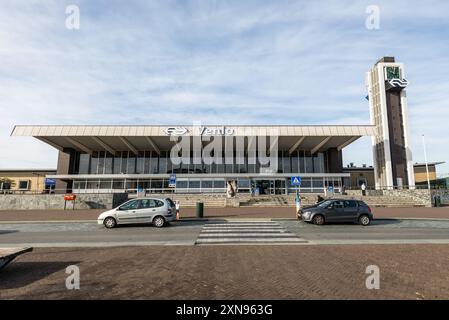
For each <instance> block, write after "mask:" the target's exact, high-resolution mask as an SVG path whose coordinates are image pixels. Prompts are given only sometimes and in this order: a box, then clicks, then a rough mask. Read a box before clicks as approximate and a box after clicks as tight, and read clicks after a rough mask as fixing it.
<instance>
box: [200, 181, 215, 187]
mask: <svg viewBox="0 0 449 320" xmlns="http://www.w3.org/2000/svg"><path fill="white" fill-rule="evenodd" d="M212 185H213V182H212V181H211V180H203V181H201V188H203V189H206V188H212Z"/></svg>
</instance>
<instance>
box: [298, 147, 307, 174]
mask: <svg viewBox="0 0 449 320" xmlns="http://www.w3.org/2000/svg"><path fill="white" fill-rule="evenodd" d="M298 153H299V172H300V173H304V172H306V167H305V165H306V163H305V158H304V155H305V152H304V151H298Z"/></svg>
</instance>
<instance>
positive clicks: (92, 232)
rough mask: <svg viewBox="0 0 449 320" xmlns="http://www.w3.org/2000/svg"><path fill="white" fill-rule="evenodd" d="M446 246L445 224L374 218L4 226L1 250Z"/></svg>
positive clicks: (448, 227) (448, 236)
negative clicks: (318, 222) (366, 221)
mask: <svg viewBox="0 0 449 320" xmlns="http://www.w3.org/2000/svg"><path fill="white" fill-rule="evenodd" d="M365 243H368V244H406V243H409V244H422V243H433V244H449V221H443V220H441V221H438V220H378V221H373V222H372V224H371V225H370V226H368V227H362V226H359V225H354V224H334V225H324V226H315V225H311V224H308V223H303V222H298V221H294V220H281V219H279V220H277V219H273V220H270V219H265V220H254V219H253V220H235V221H230V222H229V221H224V220H223V221H201V222H198V221H190V222H187V221H186V222H174V223H172V224H171V225H170V226H168V227H166V228H161V229H158V228H155V227H152V226H150V225H136V226H121V227H118V228H115V229H111V230H109V229H105V228H104V227H103V226H101V225H97V224H95V223H78V222H64V223H61V222H58V223H3V224H0V246H2V247H18V246H33V247H103V246H139V245H198V244H201V245H204V244H206V245H207V244H298V245H304V244H305V245H313V244H365Z"/></svg>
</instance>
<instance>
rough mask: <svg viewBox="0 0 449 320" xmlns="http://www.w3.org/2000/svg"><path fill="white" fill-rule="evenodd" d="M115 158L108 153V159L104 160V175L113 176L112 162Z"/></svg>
mask: <svg viewBox="0 0 449 320" xmlns="http://www.w3.org/2000/svg"><path fill="white" fill-rule="evenodd" d="M113 157H114V156H113V155H112V154H110V153H109V152H106V158H105V159H104V173H105V174H111V173H112V162H113V159H114V158H113Z"/></svg>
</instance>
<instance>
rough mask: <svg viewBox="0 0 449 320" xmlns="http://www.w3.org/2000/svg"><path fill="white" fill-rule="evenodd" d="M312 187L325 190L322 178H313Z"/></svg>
mask: <svg viewBox="0 0 449 320" xmlns="http://www.w3.org/2000/svg"><path fill="white" fill-rule="evenodd" d="M312 187H314V188H321V189H323V187H324V183H323V179H322V178H312Z"/></svg>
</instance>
